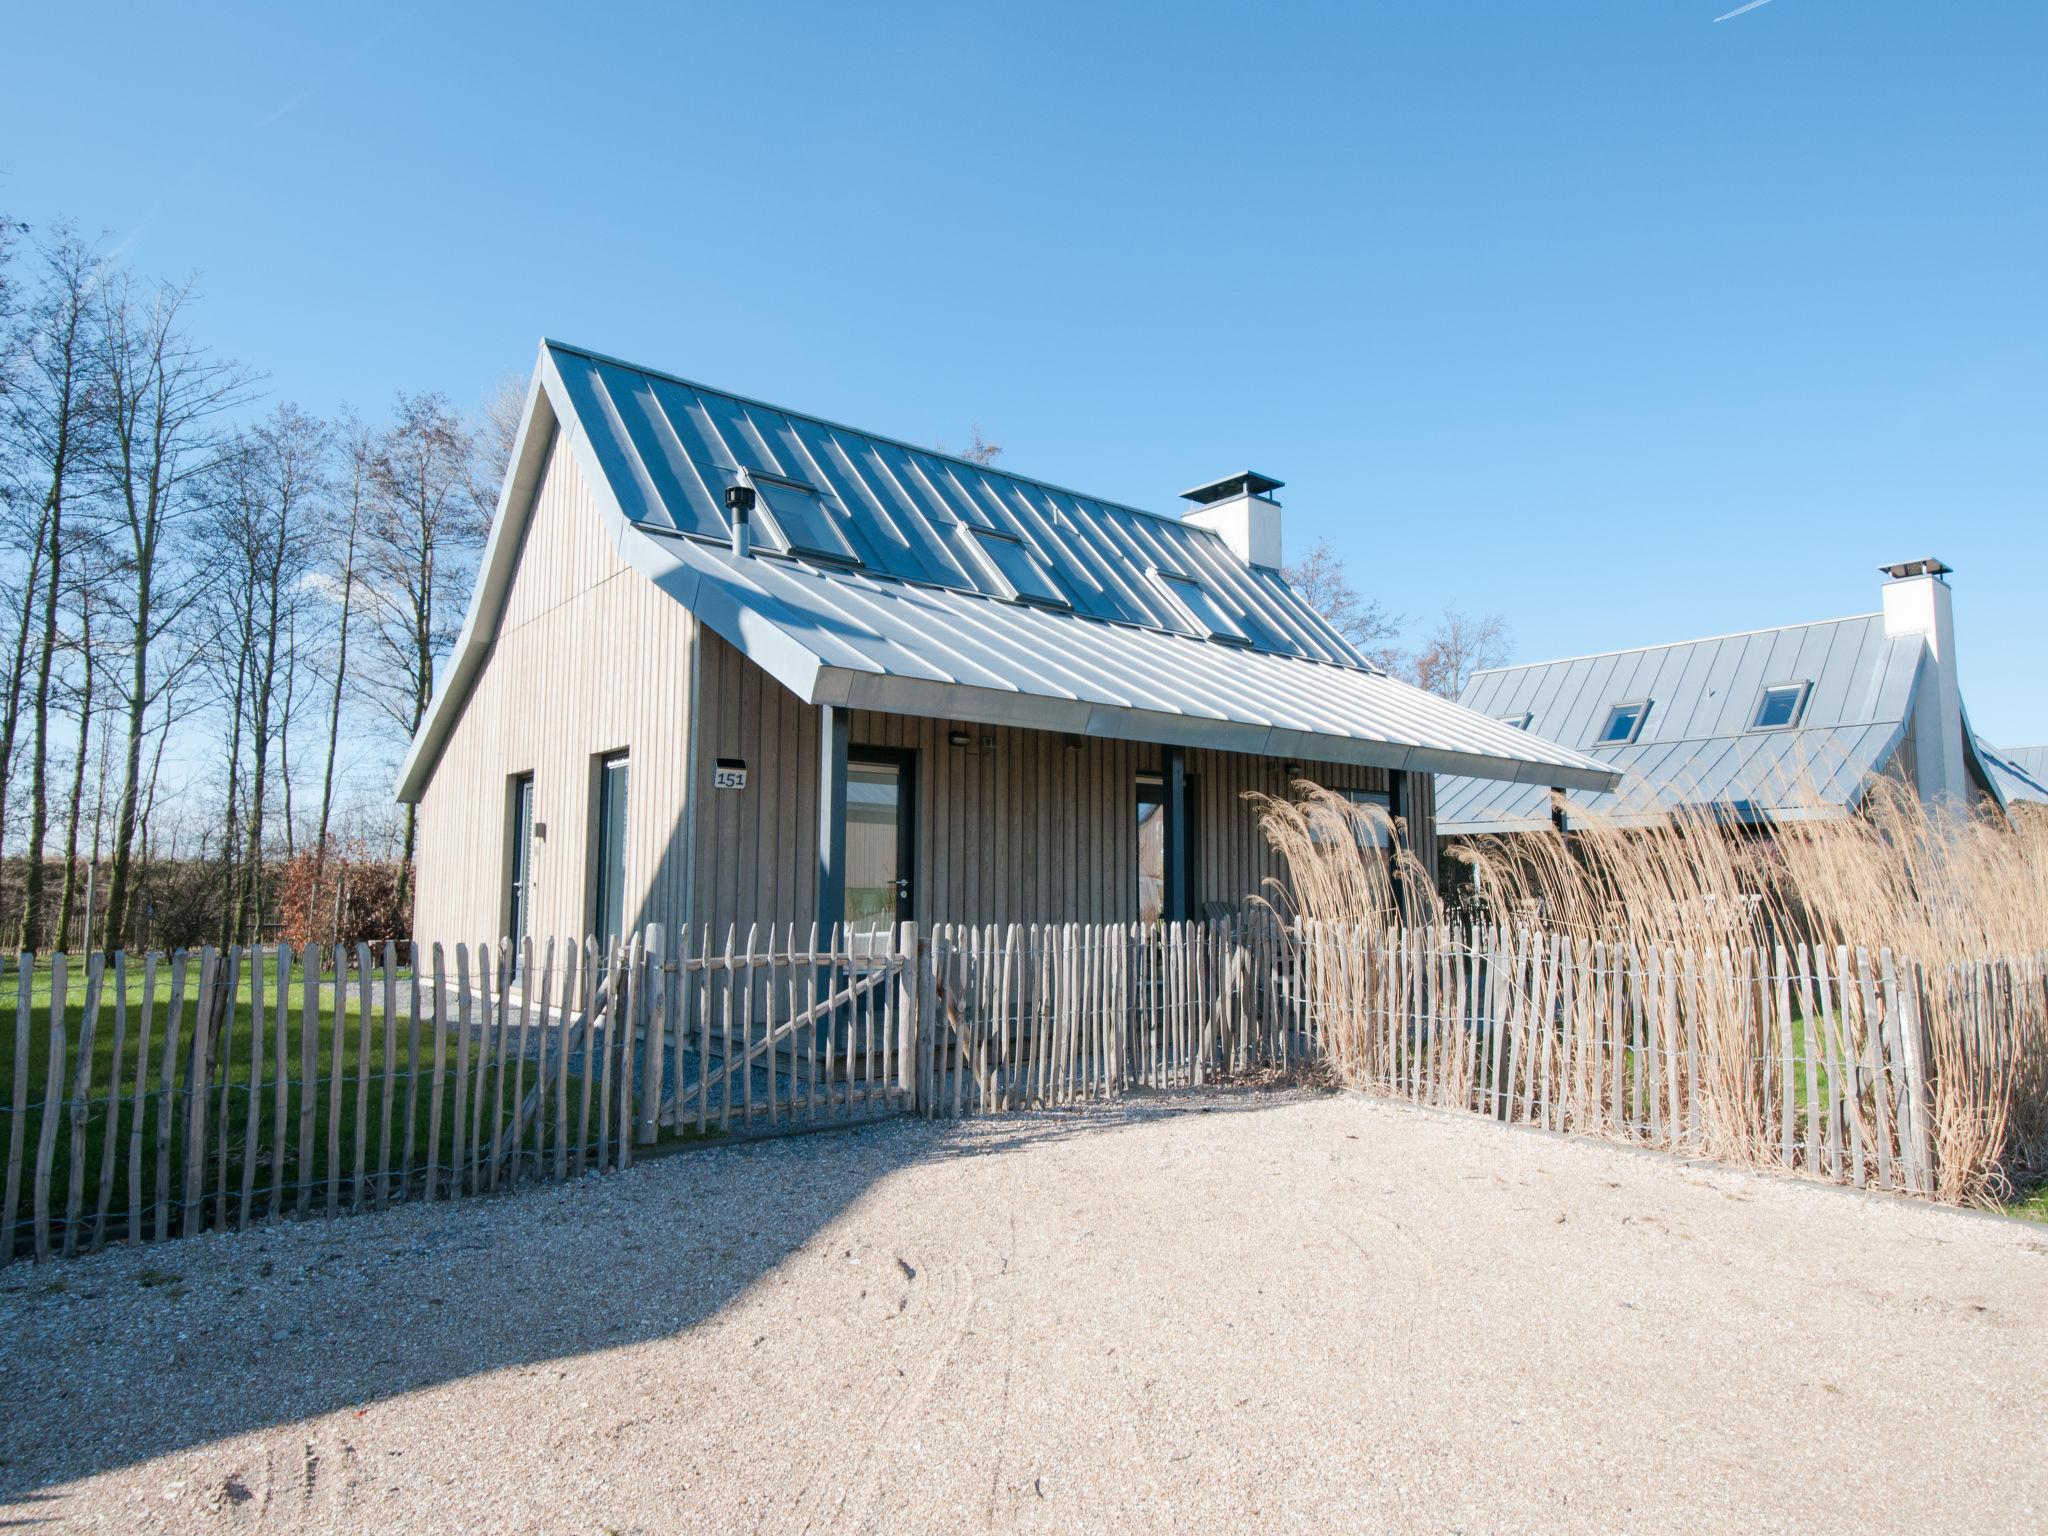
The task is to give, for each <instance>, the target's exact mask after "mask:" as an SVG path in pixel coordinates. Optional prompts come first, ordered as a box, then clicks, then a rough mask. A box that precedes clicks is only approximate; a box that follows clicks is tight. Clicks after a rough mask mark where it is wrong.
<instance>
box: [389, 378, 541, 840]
mask: <svg viewBox="0 0 2048 1536" xmlns="http://www.w3.org/2000/svg"><path fill="white" fill-rule="evenodd" d="M553 373H554V363H553V362H552V360H551V359H550V358H549V357H548V350H547V348H546V347H545V346H543V347H542V348H541V349H540V360H539V361H538V362H537V363H536V364H535V366H534V370H533V378H532V379H531V380H530V381H529V382H528V384H527V386H526V406H525V409H524V410H523V411H522V412H521V415H520V421H519V435H518V437H517V438H515V439H514V440H513V443H512V462H511V463H510V464H508V465H507V466H506V468H505V480H504V483H503V484H502V485H500V486H499V487H498V506H497V510H496V512H495V513H493V515H492V517H491V531H490V533H489V535H488V536H487V537H486V538H485V540H484V551H483V554H482V556H481V557H480V558H479V560H478V562H477V579H476V585H475V586H474V587H473V588H472V589H471V591H470V597H469V612H468V613H466V614H465V615H464V616H463V620H462V630H461V633H459V634H458V635H457V636H456V639H455V646H454V649H453V650H452V651H450V653H449V656H448V666H447V668H446V670H445V671H444V672H443V674H442V676H441V678H440V680H439V681H440V686H439V687H437V688H436V689H435V690H434V696H433V698H432V699H430V700H429V701H428V703H427V712H426V715H425V716H424V717H423V718H422V719H421V721H420V728H419V731H418V733H417V734H416V735H415V736H414V737H413V739H412V741H411V743H410V744H409V745H408V746H407V747H406V749H405V760H404V761H403V762H402V763H401V764H400V765H399V769H398V794H397V798H398V801H399V802H400V803H401V804H406V805H415V804H417V803H418V802H419V798H420V796H421V794H423V793H424V792H425V790H426V783H427V779H428V777H429V776H430V775H431V774H432V773H433V770H434V764H435V763H436V762H437V761H438V760H439V758H440V755H441V748H442V746H443V745H445V744H446V741H447V738H448V732H449V731H450V730H452V729H453V728H454V725H455V719H456V717H457V716H458V715H459V714H461V712H462V705H463V703H464V702H465V701H466V700H467V699H468V697H469V690H470V688H471V687H472V686H473V685H474V683H475V681H476V674H477V672H478V671H479V670H481V668H482V666H483V662H484V658H485V657H486V656H488V655H489V654H490V649H491V642H492V641H493V640H495V639H496V638H497V633H498V620H499V618H500V617H501V616H502V614H503V612H504V608H505V594H506V593H507V592H508V591H509V590H510V588H511V585H512V570H513V567H514V566H515V565H516V564H517V563H518V559H519V546H520V543H521V541H522V540H523V539H524V538H525V535H526V524H527V522H528V520H529V519H530V518H531V517H532V515H533V502H534V497H535V496H536V495H538V494H539V492H540V481H541V475H542V473H543V471H544V470H545V469H546V467H547V461H548V449H549V447H550V446H551V444H552V443H553V441H554V438H555V434H556V432H557V430H558V429H559V428H560V427H561V426H562V424H563V423H564V422H565V421H566V422H567V423H568V425H569V426H570V427H571V429H572V430H573V427H574V418H573V417H567V418H565V417H564V416H563V415H562V412H561V410H560V408H559V407H558V406H557V405H556V403H555V402H557V401H562V400H565V399H566V395H565V393H564V391H563V390H562V387H561V381H560V379H559V378H557V379H556V380H555V381H554V387H553V389H552V391H550V390H549V389H548V388H547V386H546V383H545V380H546V378H547V377H548V376H549V375H552V374H553Z"/></svg>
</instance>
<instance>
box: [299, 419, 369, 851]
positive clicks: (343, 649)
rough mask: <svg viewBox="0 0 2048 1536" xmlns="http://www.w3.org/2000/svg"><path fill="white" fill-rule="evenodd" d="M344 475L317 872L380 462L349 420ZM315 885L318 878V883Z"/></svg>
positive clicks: (344, 432) (360, 428) (328, 820)
mask: <svg viewBox="0 0 2048 1536" xmlns="http://www.w3.org/2000/svg"><path fill="white" fill-rule="evenodd" d="M341 443H342V449H341V473H340V484H339V486H338V487H337V489H338V493H339V497H340V500H341V503H342V515H343V516H344V517H345V518H346V519H347V522H348V536H347V538H346V540H345V541H344V542H343V544H342V553H341V569H340V571H339V573H338V581H337V583H336V584H337V585H338V586H339V588H340V594H341V595H340V602H339V605H338V606H339V610H340V612H339V616H338V618H337V619H336V621H335V630H334V635H335V639H334V692H333V694H332V695H331V696H330V697H329V699H328V705H327V756H326V760H325V764H324V766H323V767H322V768H321V771H320V825H319V827H318V829H317V830H316V831H315V832H314V834H313V861H314V866H315V869H316V871H317V870H318V869H319V868H320V867H322V866H324V865H325V863H326V860H327V833H328V829H329V827H330V826H331V825H332V822H333V818H334V755H335V751H336V749H337V748H338V746H339V745H340V742H341V696H342V688H343V687H344V686H345V684H346V682H347V679H348V626H349V620H350V618H351V617H352V616H353V610H354V607H355V596H356V564H357V559H358V554H357V545H358V543H359V542H360V539H361V536H362V528H363V518H364V515H365V513H366V512H367V511H368V509H369V501H370V494H371V478H372V475H371V472H372V470H373V469H374V468H375V466H376V462H377V443H376V440H375V439H374V438H372V437H371V435H370V431H369V428H367V427H365V426H364V425H363V424H362V423H361V422H360V421H358V420H356V419H355V417H354V416H350V417H348V418H347V420H346V421H345V422H344V423H343V425H342V428H341ZM315 878H316V879H317V873H316V877H315Z"/></svg>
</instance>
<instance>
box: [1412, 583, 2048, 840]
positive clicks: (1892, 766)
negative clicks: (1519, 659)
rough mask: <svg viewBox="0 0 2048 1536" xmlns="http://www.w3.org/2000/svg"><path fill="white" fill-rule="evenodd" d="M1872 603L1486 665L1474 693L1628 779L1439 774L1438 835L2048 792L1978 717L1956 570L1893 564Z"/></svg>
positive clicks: (1498, 716) (1474, 704) (1470, 693)
mask: <svg viewBox="0 0 2048 1536" xmlns="http://www.w3.org/2000/svg"><path fill="white" fill-rule="evenodd" d="M1884 575H1885V578H1886V579H1885V582H1884V584H1883V587H1882V593H1881V596H1882V603H1881V606H1880V608H1879V609H1878V611H1877V612H1875V613H1865V614H1858V615H1856V616H1854V617H1851V618H1846V619H1824V620H1821V621H1819V622H1817V623H1811V624H1788V625H1785V626H1784V627H1782V628H1779V629H1759V630H1752V631H1750V632H1748V633H1746V634H1736V635H1716V636H1713V637H1712V638H1709V639H1705V640H1682V641H1679V642H1676V643H1675V644H1670V645H1652V646H1643V647H1640V648H1638V649H1635V650H1628V651H1610V652H1606V653H1604V654H1601V655H1597V656H1574V657H1570V658H1567V659H1565V660H1562V661H1545V662H1534V663H1531V664H1529V665H1526V666H1515V667H1501V668H1497V669H1494V670H1491V671H1486V672H1480V673H1477V674H1475V675H1474V676H1473V678H1472V680H1471V682H1470V683H1469V684H1468V685H1467V686H1466V688H1465V690H1464V692H1463V694H1462V695H1461V696H1460V702H1461V703H1463V704H1466V705H1468V706H1470V707H1471V708H1472V709H1474V710H1476V711H1479V712H1480V713H1483V714H1486V715H1490V716H1492V717H1493V718H1494V719H1495V720H1497V721H1500V722H1501V723H1503V724H1506V725H1509V726H1512V727H1514V728H1515V729H1518V730H1523V731H1527V732H1529V733H1530V734H1532V735H1536V736H1542V737H1545V738H1547V739H1549V740H1551V741H1554V742H1557V743H1559V744H1561V745H1563V746H1567V747H1572V748H1575V749H1577V750H1580V751H1583V752H1585V753H1586V754H1587V755H1589V756H1591V757H1594V758H1597V759H1599V760H1600V761H1601V762H1604V763H1607V764H1608V765H1610V766H1611V767H1613V768H1614V769H1616V770H1617V771H1618V772H1619V773H1620V774H1621V782H1620V784H1619V785H1618V787H1616V788H1615V789H1613V790H1611V791H1604V792H1595V793H1584V792H1580V793H1572V794H1568V795H1566V796H1564V797H1562V799H1561V800H1560V802H1559V803H1558V804H1556V805H1553V803H1552V799H1551V797H1550V796H1549V795H1548V794H1547V793H1546V792H1545V791H1544V790H1542V789H1540V788H1537V787H1534V786H1531V785H1527V784H1510V783H1502V782H1499V781H1496V780H1488V779H1484V778H1481V777H1479V776H1478V775H1476V774H1447V775H1445V776H1443V777H1441V778H1439V779H1438V780H1437V828H1438V831H1439V833H1440V834H1441V835H1443V836H1446V837H1451V836H1473V835H1478V834H1482V833H1512V832H1522V831H1530V830H1534V829H1538V828H1545V827H1549V826H1552V825H1553V824H1556V823H1555V822H1554V820H1553V818H1554V817H1555V818H1558V819H1559V820H1560V821H1561V824H1562V825H1564V826H1565V827H1567V828H1569V827H1570V826H1571V825H1572V823H1573V820H1574V818H1576V817H1580V816H1583V815H1584V814H1585V813H1587V812H1596V813H1598V814H1600V815H1602V816H1604V817H1608V818H1618V819H1619V820H1621V821H1622V822H1623V823H1624V824H1625V823H1626V822H1627V821H1628V820H1629V819H1630V818H1632V817H1641V818H1644V819H1649V818H1653V817H1656V816H1658V815H1661V814H1662V813H1664V812H1667V811H1669V810H1672V809H1674V808H1677V807H1680V806H1705V807H1712V808H1713V809H1714V810H1715V812H1716V813H1717V814H1719V815H1721V816H1722V817H1724V818H1725V819H1726V820H1728V821H1729V822H1731V823H1733V824H1737V825H1750V826H1762V825H1768V824H1769V823H1771V822H1773V821H1777V820H1785V819H1791V818H1803V817H1808V816H1814V815H1822V816H1830V815H1843V814H1846V813H1848V812H1849V811H1852V810H1854V809H1855V808H1856V806H1857V805H1858V804H1859V803H1860V801H1861V800H1862V797H1863V794H1864V792H1865V788H1866V786H1867V785H1868V784H1869V783H1870V782H1871V781H1872V779H1873V778H1875V777H1877V776H1879V775H1888V776H1890V777H1893V778H1895V779H1899V780H1902V781H1904V782H1906V783H1908V784H1911V785H1912V786H1914V788H1915V789H1916V790H1917V792H1918V793H1919V795H1920V797H1921V798H1922V799H1923V800H1924V801H1926V802H1928V803H1930V804H1933V803H1937V802H1941V801H1944V800H1948V801H1952V802H1960V803H1973V802H1979V801H1986V800H1988V801H1990V802H1993V803H1995V804H1997V805H1998V806H1999V807H2000V808H2001V809H2006V808H2009V807H2010V805H2011V804H2012V803H2013V802H2014V801H2015V800H2020V799H2032V798H2044V797H2048V790H2044V789H2043V788H2042V787H2041V781H2040V780H2039V779H2038V778H2037V777H2036V776H2034V775H2031V774H2029V773H2028V772H2027V771H2026V770H2025V769H2024V768H2023V767H2021V766H2019V765H2018V764H2016V763H2013V762H2011V761H2010V760H2009V759H2007V758H2006V757H2004V756H2002V755H1999V754H1995V753H1993V752H1992V751H1991V750H1990V749H1988V748H1986V747H1985V746H1984V745H1983V744H1982V743H1981V742H1979V741H1978V740H1977V738H1976V736H1975V735H1974V734H1973V733H1972V732H1971V730H1970V724H1969V717H1968V714H1967V712H1966V711H1965V710H1964V708H1963V700H1962V693H1961V690H1960V687H1959V686H1958V682H1957V671H1956V654H1955V626H1954V619H1953V613H1952V597H1953V593H1952V590H1951V588H1950V586H1949V582H1948V577H1949V575H1950V570H1949V567H1947V566H1946V565H1943V564H1942V563H1941V562H1940V561H1939V560H1911V561H1906V562H1904V563H1902V564H1899V565H1893V566H1887V567H1885V568H1884Z"/></svg>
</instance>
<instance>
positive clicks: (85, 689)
mask: <svg viewBox="0 0 2048 1536" xmlns="http://www.w3.org/2000/svg"><path fill="white" fill-rule="evenodd" d="M98 565H99V562H98V561H97V560H95V559H93V554H92V546H91V545H90V544H86V545H84V546H82V547H81V548H80V549H78V550H77V551H76V552H75V553H74V556H73V560H72V566H73V575H72V586H73V588H74V590H75V592H76V595H77V603H78V645H77V654H78V669H79V681H78V685H77V687H76V689H75V690H74V694H75V697H76V700H77V704H78V750H77V752H76V753H75V754H74V755H73V757H72V762H71V796H70V800H69V803H68V804H67V806H66V808H65V816H64V884H63V888H62V891H61V893H60V894H59V896H58V898H57V927H56V930H55V932H56V940H55V943H56V945H57V947H59V948H61V947H63V946H64V945H66V944H68V943H69V942H70V933H71V920H72V918H73V917H75V916H76V915H77V909H78V819H79V814H80V811H81V809H82V808H83V806H84V804H85V765H86V760H87V758H88V757H89V756H90V755H91V747H92V727H93V679H94V676H95V674H96V673H97V672H98V670H99V669H98V665H97V662H96V660H95V652H94V649H93V641H92V621H93V610H94V608H95V606H96V602H95V599H96V595H97V593H96V584H97V583H98V582H99V580H100V579H101V573H100V571H99V570H98V569H97V567H98Z"/></svg>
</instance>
